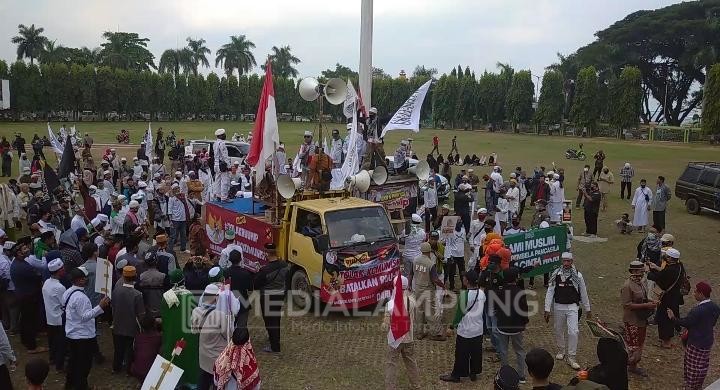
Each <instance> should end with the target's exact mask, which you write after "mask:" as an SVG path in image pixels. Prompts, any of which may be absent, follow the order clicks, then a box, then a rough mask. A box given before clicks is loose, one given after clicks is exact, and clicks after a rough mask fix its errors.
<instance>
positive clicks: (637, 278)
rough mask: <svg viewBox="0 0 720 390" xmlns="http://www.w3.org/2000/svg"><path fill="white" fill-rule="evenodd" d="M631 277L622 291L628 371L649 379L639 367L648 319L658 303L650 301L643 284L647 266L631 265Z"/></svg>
mask: <svg viewBox="0 0 720 390" xmlns="http://www.w3.org/2000/svg"><path fill="white" fill-rule="evenodd" d="M629 272H630V277H629V278H628V279H627V280H626V281H625V284H623V286H622V289H621V290H620V298H621V300H622V304H623V323H624V324H625V343H626V344H627V347H628V368H627V371H628V372H630V373H633V374H637V375H639V376H642V377H647V373H646V372H645V370H643V369H641V368H639V367H638V363H640V359H641V358H642V351H643V346H644V345H645V335H646V332H647V325H648V323H647V319H648V318H649V317H650V316H651V315H652V314H653V313H654V312H655V309H656V307H657V302H655V301H650V300H649V298H648V293H647V290H646V289H645V285H644V284H643V276H644V275H645V264H643V263H642V262H640V261H637V260H636V261H633V262H631V263H630V268H629Z"/></svg>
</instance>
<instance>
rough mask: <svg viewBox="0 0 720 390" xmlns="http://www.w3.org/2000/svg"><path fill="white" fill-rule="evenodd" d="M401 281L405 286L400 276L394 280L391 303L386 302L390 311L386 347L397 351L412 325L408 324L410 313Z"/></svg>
mask: <svg viewBox="0 0 720 390" xmlns="http://www.w3.org/2000/svg"><path fill="white" fill-rule="evenodd" d="M403 279H405V283H406V284H407V279H406V278H405V277H403V276H402V275H398V276H397V277H396V278H395V288H394V289H393V297H392V301H390V302H388V305H387V306H388V310H390V330H389V331H388V345H389V346H390V347H392V348H395V349H397V347H399V346H400V344H401V343H402V342H403V339H404V338H405V336H408V335H409V334H410V330H411V327H412V323H411V322H410V313H408V307H407V305H406V302H405V299H404V298H405V294H404V293H403Z"/></svg>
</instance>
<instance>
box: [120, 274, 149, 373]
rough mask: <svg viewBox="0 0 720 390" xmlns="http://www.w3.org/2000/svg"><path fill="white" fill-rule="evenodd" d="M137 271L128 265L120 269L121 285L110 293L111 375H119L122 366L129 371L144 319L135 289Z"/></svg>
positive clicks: (143, 312)
mask: <svg viewBox="0 0 720 390" xmlns="http://www.w3.org/2000/svg"><path fill="white" fill-rule="evenodd" d="M136 277H137V271H136V270H135V267H133V266H131V265H128V266H125V267H123V268H122V284H120V285H119V286H116V287H115V288H114V289H113V292H112V297H113V300H112V309H113V310H112V311H113V322H112V324H113V326H112V334H113V348H114V354H113V364H112V365H113V366H112V370H113V373H115V374H117V373H120V371H121V370H122V367H123V365H126V367H127V371H128V372H129V371H130V368H131V363H132V356H133V352H132V350H133V341H134V338H135V336H136V335H137V334H138V330H139V329H138V323H139V322H140V320H142V319H143V318H144V317H145V305H144V304H143V296H142V294H141V293H140V291H138V290H136V289H135V280H136Z"/></svg>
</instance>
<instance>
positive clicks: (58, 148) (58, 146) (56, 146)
mask: <svg viewBox="0 0 720 390" xmlns="http://www.w3.org/2000/svg"><path fill="white" fill-rule="evenodd" d="M47 126H48V139H49V140H50V146H52V148H53V151H54V152H55V153H57V154H63V144H62V143H60V140H59V139H58V138H57V135H55V132H54V131H53V130H52V129H51V128H50V122H48V124H47Z"/></svg>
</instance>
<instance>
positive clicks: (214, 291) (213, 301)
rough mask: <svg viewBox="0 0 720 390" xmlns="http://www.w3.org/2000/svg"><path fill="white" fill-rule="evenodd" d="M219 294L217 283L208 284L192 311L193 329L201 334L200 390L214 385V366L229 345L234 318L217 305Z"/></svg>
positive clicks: (198, 386) (207, 389)
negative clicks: (218, 308)
mask: <svg viewBox="0 0 720 390" xmlns="http://www.w3.org/2000/svg"><path fill="white" fill-rule="evenodd" d="M219 294H220V287H218V286H217V284H214V283H213V284H208V285H207V287H205V291H204V292H203V295H202V296H201V297H200V302H199V305H198V307H196V308H195V309H193V311H192V316H191V321H192V329H193V332H194V333H197V334H199V335H200V341H199V346H200V349H199V362H200V376H199V378H198V382H197V388H198V390H209V389H210V387H211V386H212V385H213V374H212V373H213V366H214V365H215V360H217V358H218V356H220V354H221V353H222V352H223V350H224V349H225V346H227V340H228V338H229V337H228V336H229V334H230V329H231V328H230V326H231V321H232V319H231V318H229V316H228V314H227V313H224V312H222V311H221V310H217V307H216V305H217V299H218V295H219Z"/></svg>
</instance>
